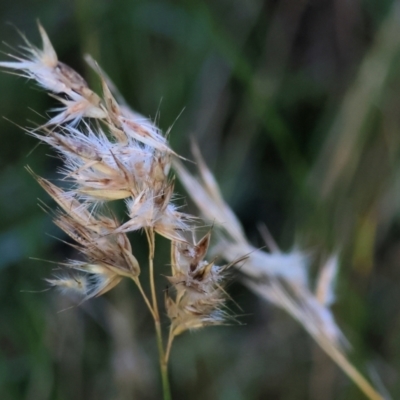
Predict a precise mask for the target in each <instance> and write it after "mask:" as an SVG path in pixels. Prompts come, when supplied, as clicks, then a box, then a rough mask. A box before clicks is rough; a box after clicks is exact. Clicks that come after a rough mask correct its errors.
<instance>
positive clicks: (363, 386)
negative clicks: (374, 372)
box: [315, 337, 384, 400]
mask: <svg viewBox="0 0 400 400" xmlns="http://www.w3.org/2000/svg"><path fill="white" fill-rule="evenodd" d="M315 340H316V341H317V343H318V344H319V345H320V346H321V347H322V348H323V349H324V350H325V351H326V353H327V354H328V355H330V356H331V358H332V359H333V360H334V361H335V362H336V364H337V365H338V366H339V367H340V368H341V369H342V371H343V372H344V373H345V374H346V375H347V376H348V377H349V378H350V379H351V380H352V381H353V382H354V383H355V384H356V385H357V386H358V388H359V389H360V390H361V391H362V392H363V393H364V394H365V395H366V396H367V397H368V398H369V399H371V400H384V399H383V397H382V395H381V394H379V393H378V392H377V391H376V390H375V389H374V388H373V387H372V385H371V384H370V383H369V382H368V381H367V380H366V379H365V378H364V377H363V376H362V375H361V374H360V373H359V372H358V371H357V369H356V368H355V367H354V366H353V365H352V364H351V363H350V362H349V361H348V360H347V358H346V357H345V356H344V355H343V354H342V353H341V352H340V351H339V350H338V349H336V348H335V347H333V346H331V345H330V344H329V343H328V344H326V345H325V342H324V340H321V339H320V338H317V337H315Z"/></svg>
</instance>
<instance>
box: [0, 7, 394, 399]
mask: <svg viewBox="0 0 400 400" xmlns="http://www.w3.org/2000/svg"><path fill="white" fill-rule="evenodd" d="M36 18H38V19H40V21H41V23H42V24H43V26H44V27H45V29H46V30H47V32H48V34H49V36H50V38H51V40H52V42H53V44H54V47H55V48H56V50H57V52H58V55H59V58H60V59H61V60H62V61H64V62H65V63H67V64H68V65H70V66H72V67H73V68H75V69H76V70H77V71H79V72H80V73H81V74H82V75H84V76H85V78H86V79H87V80H88V81H89V82H90V84H92V85H94V87H97V88H98V81H97V80H96V77H95V76H94V74H93V73H92V72H91V71H90V69H89V68H88V66H87V65H86V64H85V63H84V62H83V58H82V56H83V55H84V54H85V53H90V54H91V55H92V56H93V57H94V58H95V59H96V60H98V62H99V63H100V65H101V66H102V67H103V68H104V70H105V71H107V73H108V74H109V76H110V77H111V78H112V80H113V81H114V82H115V84H116V85H117V86H118V88H119V89H120V91H121V93H122V94H123V96H124V97H125V98H126V99H127V100H128V102H129V103H130V105H131V106H132V107H133V108H134V109H135V110H137V111H139V112H140V113H142V114H144V115H146V116H149V117H151V118H155V117H156V115H157V112H158V111H159V121H158V122H159V125H160V127H161V128H162V129H163V130H167V129H168V128H169V127H170V126H171V125H172V124H174V127H173V130H172V134H171V143H172V146H173V148H174V149H175V150H176V151H177V152H178V153H180V154H182V155H184V156H187V157H190V153H189V152H188V150H187V149H188V144H189V139H190V137H191V136H193V137H195V138H196V139H197V141H198V143H199V145H200V147H201V149H202V152H203V154H204V157H205V159H206V161H207V162H208V163H209V165H210V167H211V169H212V170H213V171H214V172H215V174H216V176H217V178H218V180H219V182H220V184H221V187H222V190H223V193H224V195H225V197H226V199H227V200H228V202H229V204H231V205H232V207H233V208H234V210H235V211H236V212H237V214H238V216H239V217H240V219H241V221H242V222H243V224H244V226H245V229H246V232H247V233H248V236H249V238H250V239H251V240H252V241H253V243H254V244H255V245H258V246H262V245H263V243H262V241H261V239H260V235H259V234H258V231H257V223H258V222H260V221H262V222H264V223H266V224H267V226H268V227H269V229H270V230H271V232H272V235H273V236H274V237H275V239H276V240H277V242H278V244H279V245H280V246H281V247H282V248H283V249H285V250H290V249H291V248H292V246H293V245H294V244H297V245H298V246H300V247H301V248H304V249H307V251H309V252H310V254H312V255H313V257H314V259H315V263H314V264H315V265H314V266H313V267H312V268H311V270H310V275H311V278H313V276H314V275H315V267H316V266H317V265H318V263H319V262H320V261H322V260H323V257H326V256H327V255H328V254H330V253H331V252H332V251H336V250H337V251H339V250H340V254H341V269H340V276H339V282H338V302H337V304H336V305H335V306H334V313H335V315H336V317H337V320H338V322H339V325H340V326H341V327H342V328H343V331H344V333H345V334H346V336H348V338H349V339H350V341H351V343H352V344H353V346H354V351H353V352H352V353H351V360H352V361H353V362H354V363H355V365H356V366H357V367H359V368H360V370H361V371H362V372H363V373H364V374H366V375H367V376H369V377H372V378H373V377H375V378H373V379H378V378H377V377H378V376H379V377H380V378H379V379H381V384H382V385H383V386H384V387H386V388H387V389H388V391H389V392H390V393H391V395H392V397H393V398H394V399H396V398H400V379H399V371H400V369H399V367H400V213H399V211H400V208H399V206H400V57H399V56H400V4H399V2H397V1H392V0H353V1H346V0H297V1H294V0H266V1H261V0H249V1H239V0H230V1H228V0H213V1H210V0H209V1H193V0H186V1H150V0H129V1H128V0H114V1H111V0H109V1H106V0H97V1H94V0H91V1H89V0H88V1H83V0H75V1H67V0H64V1H61V0H47V1H39V0H36V1H27V0H24V1H23V0H13V1H2V2H0V22H1V23H0V38H1V39H2V40H3V41H4V42H5V43H4V44H3V45H2V50H3V51H4V52H5V53H7V52H10V50H9V48H8V47H7V44H9V45H11V46H13V47H16V46H18V45H19V44H21V39H20V37H19V36H18V34H17V32H16V30H15V29H14V27H13V26H12V25H14V26H15V27H17V28H18V29H20V30H21V31H22V32H24V33H25V34H26V36H27V37H28V38H29V40H31V41H32V42H33V43H35V44H39V35H38V33H37V27H36V25H35V20H36ZM5 58H6V55H3V57H2V59H5ZM52 106H54V102H53V101H52V99H51V98H49V97H48V96H47V95H46V94H44V93H43V92H42V91H40V90H38V89H37V87H36V86H35V85H34V84H33V83H31V82H30V83H28V84H26V80H25V79H23V78H17V77H15V76H11V75H9V74H5V73H2V74H1V75H0V114H1V115H2V116H5V117H6V118H7V119H8V120H11V121H12V122H13V123H14V124H13V123H10V122H9V121H7V120H5V119H1V120H0V130H1V140H0V398H1V399H2V400H3V399H5V400H14V399H24V400H25V399H26V400H42V399H43V400H45V399H57V400H64V399H74V400H79V399H82V400H83V399H85V400H92V399H93V400H94V399H96V400H98V399H99V400H102V399H107V400H108V399H116V400H126V399H127V400H128V399H139V400H141V399H144V400H146V399H149V400H150V399H159V398H160V383H159V376H158V366H157V355H156V346H155V338H154V334H153V328H152V321H151V318H150V316H149V315H148V313H147V311H146V309H145V307H144V305H143V302H142V300H141V299H140V297H139V296H138V294H137V293H136V290H135V287H134V286H133V285H132V284H129V283H126V284H125V283H122V284H120V285H119V286H118V287H117V288H116V289H115V290H113V291H112V292H110V293H108V294H107V295H106V296H104V297H102V298H99V299H95V300H91V301H89V302H87V303H85V304H83V305H82V306H80V307H74V308H72V309H69V310H66V311H63V312H59V311H60V310H63V309H65V308H67V307H70V306H71V305H73V304H74V303H71V302H70V301H69V300H68V299H66V298H65V297H62V296H61V295H59V294H58V293H56V292H53V291H47V292H42V293H30V292H29V291H41V290H43V289H45V288H46V284H45V282H44V281H43V279H44V278H46V277H49V276H50V275H51V269H52V268H53V267H54V265H53V266H52V265H51V264H49V263H45V262H42V261H36V260H32V259H31V258H30V257H32V258H40V259H45V260H54V261H62V260H64V259H65V258H66V257H72V256H73V253H72V249H71V248H69V247H68V246H66V245H64V244H62V243H61V242H60V241H58V240H56V239H55V238H54V237H53V236H56V237H58V238H63V236H62V234H61V232H59V231H58V230H57V229H56V228H55V227H54V226H53V225H52V222H51V218H50V216H49V215H46V214H45V213H44V212H42V211H41V210H40V209H39V207H38V206H37V198H40V199H43V200H44V201H45V202H46V203H48V204H51V201H50V200H49V198H48V197H47V196H46V195H45V193H44V192H43V191H42V190H41V189H40V187H39V185H37V183H36V182H35V181H34V180H33V179H32V177H31V176H30V175H29V174H28V173H27V172H26V170H25V169H24V166H26V165H29V166H30V167H32V169H33V170H34V171H35V172H36V173H38V174H40V175H42V176H45V177H47V178H52V177H55V175H56V168H57V166H58V162H57V160H55V159H54V157H52V156H51V154H49V153H50V151H49V150H48V149H47V148H45V146H39V147H37V148H36V149H35V150H34V151H33V152H31V150H32V149H34V147H35V145H36V142H35V140H34V139H33V138H30V137H29V136H27V135H26V134H25V133H24V132H23V130H22V129H20V128H18V127H17V126H16V125H21V126H33V125H34V123H40V122H42V121H43V115H44V113H45V111H46V110H48V109H49V108H50V107H52ZM182 110H184V111H183V112H182ZM181 112H182V114H181V116H180V117H179V118H178V120H177V121H176V122H175V123H174V121H175V119H176V118H177V116H178V115H179V114H180V113H181ZM31 121H34V122H31ZM49 155H50V156H49ZM178 189H179V190H181V188H178ZM133 239H134V240H132V242H133V248H134V252H135V254H137V256H138V258H139V260H145V257H146V245H145V241H144V240H143V238H142V237H140V236H135V237H134V238H133ZM157 262H158V265H159V270H160V271H161V273H164V274H166V273H167V266H166V265H167V264H168V249H167V247H166V243H164V242H162V241H160V253H159V255H158V261H157ZM165 285H166V282H165V280H164V278H162V277H161V278H160V281H159V287H160V290H161V289H162V288H164V287H165ZM230 293H231V295H232V296H233V297H234V298H235V300H236V301H237V302H238V303H239V304H240V306H241V307H242V308H243V311H240V310H238V312H239V313H240V314H243V315H244V316H243V317H241V318H240V321H241V322H242V323H243V325H233V326H226V327H216V328H208V329H204V330H201V331H199V332H196V333H192V334H185V335H183V336H182V337H179V338H178V339H177V340H176V343H175V345H174V348H173V351H172V359H171V381H172V391H173V395H174V398H175V399H193V400H196V399H218V400H256V399H272V400H275V399H277V400H291V399H293V400H301V399H311V400H334V399H335V400H336V399H351V400H353V399H354V400H357V399H364V396H363V395H362V394H361V393H360V391H359V390H358V389H357V388H356V387H355V386H354V384H352V383H351V382H350V381H349V380H348V379H347V378H346V377H345V376H344V375H343V374H342V372H341V371H339V369H338V368H337V367H336V366H335V365H334V364H333V363H332V362H331V361H330V360H329V359H328V358H327V357H326V356H325V355H324V354H323V353H322V352H321V351H320V350H319V349H318V348H317V347H316V345H315V344H314V343H313V342H312V340H311V339H310V338H309V337H308V336H307V334H306V333H305V332H304V331H303V330H302V328H301V327H300V326H299V325H298V324H297V323H296V322H294V321H293V320H291V318H290V317H289V316H287V315H286V314H284V313H283V312H281V311H280V310H276V309H274V308H273V307H272V306H270V305H268V304H267V303H265V302H264V301H262V300H261V299H258V298H257V297H256V296H254V295H253V294H251V293H250V292H248V291H247V290H246V289H245V288H243V287H242V286H241V285H240V283H239V282H234V283H232V285H231V286H230ZM379 379H378V381H376V380H375V381H374V382H375V383H376V382H379Z"/></svg>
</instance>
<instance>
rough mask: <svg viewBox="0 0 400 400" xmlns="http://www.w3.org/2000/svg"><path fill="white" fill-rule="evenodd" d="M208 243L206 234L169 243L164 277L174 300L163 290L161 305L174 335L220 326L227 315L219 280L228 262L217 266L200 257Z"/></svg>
mask: <svg viewBox="0 0 400 400" xmlns="http://www.w3.org/2000/svg"><path fill="white" fill-rule="evenodd" d="M209 242H210V233H208V234H207V235H205V236H204V237H203V238H202V239H201V240H200V241H199V242H197V243H195V244H189V243H188V242H186V243H182V242H171V261H172V276H170V277H168V280H169V282H170V283H171V284H172V285H173V287H174V290H175V299H172V298H171V297H170V295H169V293H168V292H167V293H166V295H165V304H166V309H167V313H168V316H169V318H170V320H171V328H172V334H173V335H174V336H177V335H180V334H181V333H183V332H184V331H186V330H192V329H197V328H201V327H204V326H207V325H220V324H223V323H224V322H225V321H226V319H227V318H228V314H227V312H226V311H225V310H224V303H225V298H226V293H225V291H224V289H223V281H224V278H225V275H226V274H225V271H226V270H227V269H228V268H229V267H230V266H231V264H230V265H227V266H224V267H218V266H216V265H215V264H214V262H213V261H212V262H207V261H205V260H203V258H204V257H205V255H206V252H207V249H208V246H209Z"/></svg>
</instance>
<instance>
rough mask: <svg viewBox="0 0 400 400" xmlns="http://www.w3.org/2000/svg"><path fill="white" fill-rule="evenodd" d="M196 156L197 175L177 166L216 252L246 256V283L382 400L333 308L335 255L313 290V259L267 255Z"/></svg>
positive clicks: (242, 268) (298, 254) (229, 257)
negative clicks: (356, 361) (211, 231)
mask: <svg viewBox="0 0 400 400" xmlns="http://www.w3.org/2000/svg"><path fill="white" fill-rule="evenodd" d="M194 155H195V158H196V161H197V165H198V168H199V172H200V176H199V178H196V177H194V176H192V175H191V174H190V173H189V172H188V171H187V169H186V168H185V167H184V166H183V165H182V163H181V162H180V161H178V160H175V162H174V169H175V171H176V172H177V175H178V177H179V179H180V181H181V182H182V184H183V185H184V187H185V189H186V191H187V192H188V194H189V195H190V197H191V198H192V200H193V201H194V202H195V204H196V205H197V207H198V208H199V209H200V211H201V213H202V214H203V216H204V217H205V218H206V219H207V220H209V221H212V222H213V224H214V227H215V229H216V230H217V232H218V234H217V236H218V240H217V245H216V246H215V248H214V254H218V255H220V256H223V257H224V258H225V259H226V260H228V261H232V260H233V259H234V258H235V257H236V256H237V255H238V254H248V259H247V261H246V263H245V264H242V265H241V263H237V266H238V267H239V268H240V271H241V272H242V273H243V276H244V278H243V282H244V283H245V284H246V285H247V286H248V287H249V288H250V289H251V290H253V291H254V292H255V293H256V294H258V295H259V296H260V297H262V298H264V299H266V300H268V301H269V302H271V303H273V304H274V305H276V306H277V307H279V308H282V309H283V310H285V311H286V312H287V313H288V314H289V315H291V316H292V317H293V318H294V319H296V320H297V321H298V322H299V323H300V324H301V325H302V326H303V327H304V329H305V330H306V331H307V332H308V333H309V334H310V335H311V336H312V337H313V339H314V340H315V341H316V342H317V343H318V344H319V346H320V347H321V348H322V349H323V350H324V351H325V352H326V353H327V354H328V355H329V356H330V357H331V358H332V360H333V361H334V362H336V363H337V365H338V366H339V367H340V368H342V370H343V371H344V372H345V373H346V374H347V375H348V376H349V378H350V379H352V380H353V381H354V382H355V383H356V384H357V385H358V386H359V388H360V389H361V390H362V391H364V393H366V394H367V395H368V397H370V398H371V399H382V397H381V396H380V394H379V393H377V392H376V391H375V389H374V388H373V387H372V386H371V385H370V383H369V382H368V381H367V380H366V379H365V378H364V377H363V376H362V375H361V374H360V373H359V372H358V371H357V369H356V368H355V367H354V366H353V365H352V364H351V362H350V361H349V360H348V359H347V355H346V350H348V349H349V348H350V346H349V343H348V341H347V340H346V338H345V337H344V335H343V333H342V332H341V330H340V328H339V327H338V326H337V324H336V322H335V319H334V316H333V314H332V312H331V310H330V308H329V307H330V305H331V304H332V302H333V300H334V292H333V291H334V282H335V277H336V273H337V269H338V268H337V265H338V258H337V256H333V257H331V258H330V259H329V260H328V261H327V263H326V264H325V265H324V266H323V268H322V269H321V273H320V276H319V279H318V281H317V285H316V293H315V294H314V293H313V292H312V291H311V289H310V288H309V284H308V279H307V265H308V258H309V257H307V256H306V255H305V254H304V253H302V252H300V251H298V250H295V251H292V252H291V253H288V254H284V253H282V252H281V251H280V250H279V249H275V250H274V251H272V253H267V252H265V251H262V250H259V249H256V248H254V247H253V246H251V245H250V244H249V242H248V241H247V239H246V237H245V235H244V233H243V229H242V227H241V225H240V223H239V221H238V219H237V217H236V216H235V214H234V213H233V211H232V210H231V209H230V208H229V206H228V205H227V204H226V203H225V201H224V200H223V198H222V195H221V193H220V190H219V188H218V185H217V183H216V181H215V178H214V177H213V175H212V174H211V172H210V170H209V169H208V168H207V166H206V164H205V163H204V161H203V160H202V158H201V155H200V152H199V151H198V149H197V148H194Z"/></svg>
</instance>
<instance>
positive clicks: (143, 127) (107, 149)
mask: <svg viewBox="0 0 400 400" xmlns="http://www.w3.org/2000/svg"><path fill="white" fill-rule="evenodd" d="M38 26H39V32H40V35H41V38H42V49H39V48H37V47H35V46H33V45H32V44H30V43H29V42H28V40H27V39H26V38H25V37H24V36H23V39H24V41H25V44H26V46H25V47H23V52H22V55H20V56H13V55H10V57H12V58H13V59H14V60H13V61H8V62H0V67H3V68H7V69H11V70H14V71H16V72H17V74H20V75H22V76H25V77H28V78H30V79H33V80H36V82H37V83H38V84H39V86H41V87H43V88H44V89H46V90H48V91H49V92H51V95H52V96H53V97H54V98H55V99H56V100H58V101H60V103H61V107H59V108H55V109H53V110H52V111H53V112H55V113H56V114H55V115H54V116H53V117H52V118H51V119H50V120H49V121H48V122H47V123H45V124H44V125H43V126H41V127H38V128H36V129H33V130H31V131H30V132H29V133H30V135H32V136H34V137H35V138H37V139H39V140H40V141H42V142H44V143H46V144H48V145H50V146H51V147H53V148H54V149H55V150H56V151H57V153H58V154H59V156H60V158H61V159H62V160H63V162H64V165H63V167H62V168H61V169H60V171H59V173H60V175H61V178H62V179H63V180H64V181H65V182H68V183H70V187H69V189H68V190H62V189H60V188H59V187H57V186H56V185H54V184H53V183H50V182H49V181H47V180H45V179H43V178H40V177H38V176H36V175H35V174H34V173H33V172H32V171H30V172H31V173H32V175H33V176H34V177H35V179H37V180H38V182H39V184H40V185H41V186H42V187H43V188H44V189H45V190H46V192H47V193H49V195H50V196H51V197H52V198H53V199H54V200H55V201H56V203H57V204H58V205H59V206H60V208H61V210H62V211H60V212H58V213H56V216H55V223H56V225H57V226H59V227H60V228H61V229H62V230H63V231H64V232H65V233H66V234H67V235H68V236H70V237H71V238H72V239H73V240H74V241H75V242H76V244H74V245H73V246H74V248H76V249H77V250H79V251H80V252H81V253H82V254H83V255H84V256H85V258H86V261H84V262H78V261H70V262H68V263H67V264H66V265H67V266H68V267H70V268H72V269H75V270H78V271H79V276H78V277H76V276H73V275H71V276H62V277H58V278H57V277H56V278H54V279H50V280H49V281H48V282H49V283H50V284H51V285H53V286H56V287H59V288H62V289H63V290H68V289H70V290H71V291H75V292H81V293H83V294H84V297H85V299H86V298H90V297H93V296H98V295H100V294H103V293H105V292H106V291H107V290H110V289H111V288H112V287H114V286H115V285H116V284H117V283H118V282H119V281H120V279H121V277H124V276H125V277H130V278H132V279H134V280H135V279H137V277H138V275H139V273H140V268H139V264H138V262H137V260H136V258H135V257H134V255H133V254H132V248H131V245H130V242H129V240H128V238H127V236H126V233H127V232H131V231H135V230H140V229H152V230H154V231H155V232H157V233H159V234H160V235H163V236H165V237H167V238H168V239H170V240H174V241H184V239H183V235H182V232H183V231H186V230H190V229H191V228H190V226H189V224H188V222H189V221H190V220H191V217H190V216H188V215H186V214H183V213H181V212H179V211H178V210H177V208H176V206H175V205H174V204H173V203H172V197H173V190H174V185H173V180H171V179H170V177H169V173H170V169H171V157H172V156H173V155H174V154H175V153H174V152H173V151H172V150H171V149H170V148H169V146H168V143H167V141H166V138H165V137H164V136H163V134H162V132H161V131H160V130H159V129H158V128H157V127H156V126H155V125H154V124H153V123H152V122H151V121H149V120H148V119H147V118H144V117H142V116H140V115H139V114H137V113H134V112H133V111H131V110H129V109H128V108H127V106H126V105H125V103H124V102H123V101H122V105H121V106H120V105H119V104H118V102H117V100H116V99H115V98H114V96H113V94H112V92H111V90H110V88H109V85H110V86H111V87H113V85H112V83H110V81H109V80H108V78H107V77H106V76H105V75H104V73H103V72H102V71H101V69H100V68H99V67H98V65H97V64H96V63H95V62H93V61H91V65H92V67H93V68H94V69H95V71H96V72H97V73H98V75H99V77H100V80H101V83H102V89H103V93H102V97H101V96H99V95H97V94H96V93H94V92H93V91H92V90H91V89H90V88H89V87H88V84H87V83H86V81H85V80H84V79H83V78H82V77H81V76H80V75H79V74H78V73H77V72H75V71H74V70H73V69H72V68H70V67H69V66H67V65H65V64H64V63H62V62H60V61H59V60H58V57H57V54H56V52H55V50H54V48H53V46H52V44H51V42H50V40H49V38H48V36H47V34H46V32H45V30H44V29H43V27H42V26H41V25H40V24H38ZM89 119H96V120H97V121H98V122H100V124H99V123H97V124H91V123H90V120H89ZM121 199H124V200H125V202H126V206H127V214H128V216H129V219H128V220H127V221H125V222H123V223H119V222H118V221H117V220H116V219H115V218H110V217H107V216H105V215H103V214H102V213H101V212H99V210H100V209H101V207H99V205H101V204H102V203H105V202H108V201H113V200H121Z"/></svg>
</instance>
